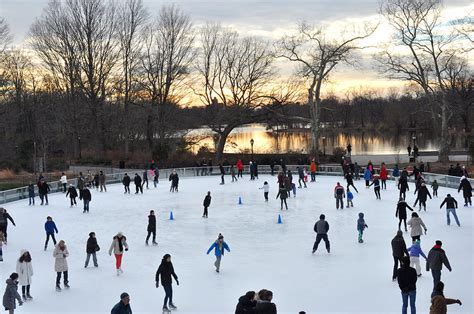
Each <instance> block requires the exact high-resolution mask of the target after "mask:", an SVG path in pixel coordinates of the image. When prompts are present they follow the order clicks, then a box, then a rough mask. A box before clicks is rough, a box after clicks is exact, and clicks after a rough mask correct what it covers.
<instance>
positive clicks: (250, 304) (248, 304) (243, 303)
mask: <svg viewBox="0 0 474 314" xmlns="http://www.w3.org/2000/svg"><path fill="white" fill-rule="evenodd" d="M256 305H257V301H255V300H249V298H248V297H247V296H245V295H243V296H241V297H240V298H239V303H237V306H236V308H235V314H254V313H255V306H256Z"/></svg>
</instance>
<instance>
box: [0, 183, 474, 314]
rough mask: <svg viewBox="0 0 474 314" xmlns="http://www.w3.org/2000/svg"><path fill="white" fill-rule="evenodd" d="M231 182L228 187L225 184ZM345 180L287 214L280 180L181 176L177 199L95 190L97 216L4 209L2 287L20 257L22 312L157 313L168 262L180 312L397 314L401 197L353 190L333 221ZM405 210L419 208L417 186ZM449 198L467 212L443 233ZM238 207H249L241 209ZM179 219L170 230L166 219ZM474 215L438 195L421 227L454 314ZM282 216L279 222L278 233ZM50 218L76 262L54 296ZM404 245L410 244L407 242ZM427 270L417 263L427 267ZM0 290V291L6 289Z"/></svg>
mask: <svg viewBox="0 0 474 314" xmlns="http://www.w3.org/2000/svg"><path fill="white" fill-rule="evenodd" d="M229 179H230V178H229V177H226V180H227V181H229ZM265 180H266V181H268V182H269V183H270V186H271V190H270V201H269V203H265V202H264V198H263V191H262V190H259V189H258V188H259V187H261V186H262V185H263V182H264V181H265ZM338 180H339V181H341V182H342V181H343V179H342V178H341V177H318V178H317V182H316V183H308V188H307V189H297V196H296V198H293V197H292V198H291V199H289V200H288V205H289V210H288V211H283V212H281V211H280V206H279V205H280V204H279V200H276V199H275V196H276V193H277V183H276V177H270V176H260V179H259V180H257V181H249V177H248V176H247V177H245V178H243V179H242V180H239V181H238V182H237V183H230V182H227V183H226V184H225V185H219V182H220V177H218V176H213V177H197V178H181V180H180V186H179V193H170V192H169V184H168V182H167V181H162V182H160V184H159V186H158V188H156V189H154V188H152V185H151V186H150V189H149V190H145V191H144V194H143V195H134V194H133V191H134V186H133V184H132V185H131V190H132V194H131V195H123V190H122V186H121V185H120V184H116V185H110V186H108V192H107V193H99V192H96V191H93V195H92V202H91V205H90V213H89V214H83V213H82V208H81V206H82V202H80V203H79V206H78V207H77V208H69V199H68V198H65V197H64V194H53V195H50V205H48V206H39V205H38V204H39V202H38V199H36V201H37V205H36V206H34V207H29V206H28V201H27V200H22V201H18V202H15V203H9V204H5V205H4V207H6V208H7V209H8V210H9V212H10V214H11V215H12V216H13V218H14V219H15V221H16V223H17V227H13V226H12V225H11V224H9V243H8V246H4V259H5V261H4V262H3V263H0V275H1V278H2V280H3V279H6V278H7V276H8V275H9V274H10V273H11V272H13V271H15V263H16V259H17V258H18V257H19V253H20V250H21V249H23V248H25V249H28V250H29V251H30V252H31V255H32V258H33V267H34V271H35V274H34V277H33V284H32V288H31V289H32V290H31V293H32V295H33V297H34V300H33V301H31V302H27V303H26V304H25V305H24V306H22V307H21V308H19V310H18V311H17V312H18V313H110V309H111V307H112V306H113V305H114V304H115V303H116V302H117V301H118V299H119V295H120V293H121V292H123V291H127V292H128V293H129V294H130V295H131V305H132V309H133V313H159V312H161V307H162V302H163V297H164V291H163V289H162V288H161V287H160V288H159V289H156V288H155V282H154V280H155V272H156V269H157V267H158V265H159V263H160V261H161V257H162V256H163V255H164V254H165V253H169V254H171V255H172V261H173V264H174V268H175V270H176V273H177V274H178V276H179V280H180V286H176V285H175V284H174V285H173V287H174V291H173V292H174V302H175V304H176V305H177V306H178V313H233V312H234V309H235V305H236V303H237V299H238V298H239V296H241V295H243V294H244V293H245V292H246V291H248V290H259V289H262V288H266V289H270V290H272V291H273V293H274V299H273V301H274V302H275V303H276V304H277V307H278V312H279V313H298V311H301V310H305V311H306V312H307V313H400V312H401V310H400V308H401V297H400V290H399V288H398V285H397V283H394V282H392V281H391V275H392V274H391V272H392V256H391V247H390V241H391V239H392V238H393V236H394V234H395V233H396V230H397V223H398V219H397V218H395V205H396V201H397V197H398V192H397V190H396V187H395V185H394V183H393V182H389V183H388V190H387V191H382V200H381V201H377V200H375V195H374V193H373V190H372V189H370V190H366V189H365V187H364V186H363V181H356V186H357V187H358V189H359V192H360V194H357V193H354V196H355V198H354V205H355V207H354V208H351V209H344V210H342V211H341V210H339V211H336V209H335V201H334V198H333V192H332V191H333V187H334V185H335V183H336V181H338ZM410 189H411V191H410V192H408V194H407V200H408V201H409V203H410V204H413V202H414V200H415V197H414V195H413V190H414V186H413V184H410ZM208 190H209V191H211V193H212V204H211V207H210V208H209V218H208V219H203V218H201V216H202V201H203V199H204V196H205V194H206V192H207V191H208ZM448 192H450V193H451V194H454V195H455V197H456V198H457V200H458V202H459V203H460V208H459V209H458V216H459V218H460V220H461V224H462V227H461V228H459V227H457V226H456V225H453V224H452V225H451V226H447V225H446V218H445V210H444V209H443V210H441V209H439V205H440V203H441V201H442V199H443V198H444V196H445V195H446V194H447V193H448ZM239 196H241V197H242V201H243V205H238V198H239ZM150 209H154V210H155V212H156V215H157V232H158V237H157V239H158V240H157V241H158V243H159V246H157V247H153V246H149V247H147V246H145V237H146V228H147V215H148V211H149V210H150ZM171 210H172V211H173V214H174V219H175V220H173V221H170V220H169V214H170V211H171ZM472 210H473V208H464V207H463V206H462V195H460V194H458V193H457V192H456V191H454V190H448V189H445V188H440V189H439V198H438V199H434V200H429V199H428V209H427V212H426V213H424V212H422V213H421V217H422V218H423V220H424V222H425V223H426V225H427V227H428V234H427V235H426V236H422V248H423V250H424V252H425V253H426V254H427V253H428V251H429V249H430V247H431V246H432V244H433V243H434V241H435V240H437V239H440V240H442V241H443V243H444V245H443V246H444V248H445V250H446V252H447V255H448V258H449V259H450V262H451V265H452V267H453V272H451V273H450V272H448V271H447V270H443V273H442V280H443V281H444V282H445V283H446V289H445V294H446V296H447V297H453V298H459V299H461V300H462V301H463V306H458V305H450V306H449V309H448V310H449V312H450V313H451V312H458V313H459V312H463V313H473V300H472V299H473V282H474V280H473V272H472V267H473V233H472V227H473V215H472ZM361 211H362V212H364V213H365V219H366V223H367V224H368V225H369V229H367V230H366V232H365V233H364V240H365V243H363V244H359V243H358V242H357V230H356V221H357V216H358V213H359V212H361ZM321 213H324V214H326V219H327V221H328V222H329V224H330V231H329V239H330V241H331V248H332V250H331V254H330V255H328V254H327V253H326V251H325V249H324V243H321V245H320V247H319V250H318V252H316V254H315V255H312V254H311V249H312V245H313V241H314V239H315V233H314V232H313V225H314V223H315V221H316V220H317V218H318V217H319V215H320V214H321ZM278 214H282V218H283V224H281V225H279V224H277V219H278ZM48 215H51V216H52V217H53V218H54V220H55V222H56V224H57V226H58V229H59V234H58V237H57V238H58V240H59V239H64V240H65V241H66V244H67V245H68V248H69V252H70V257H69V259H68V262H69V273H70V274H69V277H70V285H71V289H70V290H68V291H64V290H63V291H62V292H60V293H58V292H56V291H55V275H56V274H55V273H54V258H53V257H52V245H51V244H50V247H49V248H48V251H46V252H44V251H43V243H44V238H45V235H44V229H43V226H44V222H45V219H46V216H48ZM91 231H95V232H96V234H97V239H98V241H99V245H100V247H101V251H100V252H99V253H98V259H99V268H97V269H95V268H94V267H91V266H90V265H89V268H88V269H84V260H85V257H86V253H85V245H86V241H87V238H88V233H89V232H91ZM118 231H122V232H123V233H124V234H125V235H126V236H127V238H128V243H129V245H130V250H129V251H128V252H126V253H125V256H124V259H123V270H124V274H123V275H122V276H120V277H117V276H116V272H115V268H114V267H115V260H114V258H113V257H110V256H109V255H108V253H107V251H108V248H109V246H110V243H111V240H112V237H113V235H115V234H116V233H117V232H118ZM219 232H221V233H223V235H224V236H225V240H226V241H227V243H228V244H229V246H230V248H231V252H230V253H226V254H225V256H224V258H223V259H222V265H221V273H220V274H217V273H216V272H215V271H214V267H213V262H214V256H213V255H212V253H211V254H210V255H206V250H207V249H208V248H209V246H210V245H211V244H212V242H213V241H214V240H215V239H216V237H217V235H218V233H219ZM405 241H406V242H407V244H409V243H410V237H409V233H405ZM424 266H425V263H424V261H423V262H422V267H423V268H424ZM431 290H432V279H431V274H430V273H428V272H425V271H423V276H422V277H421V278H419V280H418V295H417V309H418V313H427V312H428V311H429V306H430V293H431ZM2 291H3V289H2Z"/></svg>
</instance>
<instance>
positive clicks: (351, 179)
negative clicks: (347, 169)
mask: <svg viewBox="0 0 474 314" xmlns="http://www.w3.org/2000/svg"><path fill="white" fill-rule="evenodd" d="M346 180H347V184H349V185H351V184H354V180H353V178H352V174H350V173H348V174H346Z"/></svg>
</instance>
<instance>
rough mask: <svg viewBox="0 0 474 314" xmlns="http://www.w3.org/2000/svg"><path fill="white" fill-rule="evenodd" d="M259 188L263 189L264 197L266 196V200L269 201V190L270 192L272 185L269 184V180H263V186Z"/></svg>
mask: <svg viewBox="0 0 474 314" xmlns="http://www.w3.org/2000/svg"><path fill="white" fill-rule="evenodd" d="M259 190H263V197H264V198H265V202H268V192H270V185H269V184H268V182H267V181H265V182H263V186H262V187H260V188H259Z"/></svg>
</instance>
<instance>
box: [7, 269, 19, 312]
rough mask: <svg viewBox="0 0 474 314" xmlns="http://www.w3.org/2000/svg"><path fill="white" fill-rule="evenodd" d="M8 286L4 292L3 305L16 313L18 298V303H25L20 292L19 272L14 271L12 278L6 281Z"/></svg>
mask: <svg viewBox="0 0 474 314" xmlns="http://www.w3.org/2000/svg"><path fill="white" fill-rule="evenodd" d="M6 283H7V287H6V289H5V293H4V294H3V307H4V308H5V310H6V311H8V313H9V314H13V313H15V309H16V302H15V300H18V304H19V305H20V306H21V305H23V301H22V300H21V297H20V294H19V293H18V274H17V273H12V274H11V275H10V278H8V279H7V281H6Z"/></svg>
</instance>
